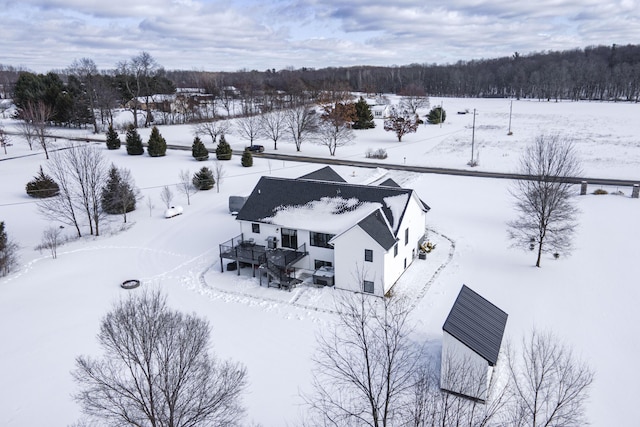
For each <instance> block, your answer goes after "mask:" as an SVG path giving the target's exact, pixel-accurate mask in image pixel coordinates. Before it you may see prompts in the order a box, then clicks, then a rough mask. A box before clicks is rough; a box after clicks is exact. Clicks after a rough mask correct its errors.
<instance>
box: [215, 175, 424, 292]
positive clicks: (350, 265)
mask: <svg viewBox="0 0 640 427" xmlns="http://www.w3.org/2000/svg"><path fill="white" fill-rule="evenodd" d="M428 210H429V207H428V206H427V205H426V204H425V203H423V202H422V201H421V200H420V199H419V198H418V196H417V195H416V193H415V192H414V191H413V190H411V189H404V188H400V187H399V186H398V185H397V184H396V183H395V182H393V181H391V180H387V181H385V182H384V183H383V184H381V185H357V184H349V183H347V182H345V181H344V179H342V178H341V177H340V176H339V175H338V174H337V173H336V172H335V171H334V170H333V169H331V168H330V167H325V168H322V169H320V170H318V171H315V172H313V173H311V174H308V175H305V176H302V177H300V178H297V179H287V178H274V177H262V178H261V179H260V180H259V181H258V184H257V185H256V186H255V188H254V189H253V191H252V193H251V195H250V196H249V197H248V198H247V200H246V202H245V204H244V206H243V207H242V209H241V210H240V211H239V212H238V215H237V217H236V219H237V221H238V222H239V224H240V233H241V234H240V236H238V237H236V238H234V239H231V240H230V241H228V242H225V243H224V244H222V245H220V257H221V261H222V259H231V260H234V261H236V262H237V264H238V266H241V263H245V265H246V264H252V265H253V266H254V268H257V267H258V266H260V268H261V271H262V272H263V274H264V275H267V276H268V280H269V281H270V282H276V283H280V284H284V285H288V284H290V283H291V282H293V281H295V278H296V274H297V273H298V272H299V271H300V270H302V271H307V272H310V273H311V274H313V275H314V279H315V282H316V283H319V284H328V285H335V287H336V288H340V289H349V290H353V291H361V292H367V293H372V294H375V295H378V296H382V295H384V294H385V293H387V292H388V291H389V290H390V289H391V287H392V286H393V285H394V284H395V283H396V281H397V280H398V278H399V277H400V276H401V275H402V273H403V272H404V271H405V269H406V268H407V267H408V266H409V265H410V264H411V263H412V262H413V260H414V259H415V258H416V256H417V254H418V250H419V246H420V244H421V243H422V241H423V239H424V234H425V216H426V213H427V211H428ZM254 271H255V270H254Z"/></svg>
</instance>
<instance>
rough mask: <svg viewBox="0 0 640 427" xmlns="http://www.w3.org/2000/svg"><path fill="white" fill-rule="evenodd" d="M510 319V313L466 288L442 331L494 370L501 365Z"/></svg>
mask: <svg viewBox="0 0 640 427" xmlns="http://www.w3.org/2000/svg"><path fill="white" fill-rule="evenodd" d="M507 317H508V314H507V313H505V312H504V311H502V310H501V309H499V308H498V307H496V306H495V305H493V304H492V303H491V302H489V301H488V300H486V299H485V298H483V297H482V296H480V294H478V293H476V292H475V291H473V290H472V289H471V288H469V287H468V286H466V285H462V289H460V293H459V294H458V297H457V298H456V302H455V303H454V304H453V307H452V308H451V311H450V312H449V316H447V320H446V321H445V322H444V325H443V326H442V329H443V330H444V331H445V332H447V333H449V334H450V335H452V336H453V337H454V338H456V339H457V340H458V341H460V342H461V343H463V344H464V345H466V346H467V347H469V348H470V349H471V350H473V351H474V352H475V353H477V354H478V355H480V356H481V357H482V358H484V359H485V360H486V361H487V362H489V364H490V365H491V366H493V365H495V364H496V362H497V361H498V354H499V353H500V346H501V345H502V337H503V335H504V329H505V326H506V324H507Z"/></svg>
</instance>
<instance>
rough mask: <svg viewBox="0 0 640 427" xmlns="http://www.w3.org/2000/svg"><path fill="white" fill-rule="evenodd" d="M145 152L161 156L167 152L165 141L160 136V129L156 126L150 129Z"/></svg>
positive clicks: (152, 155) (153, 155)
mask: <svg viewBox="0 0 640 427" xmlns="http://www.w3.org/2000/svg"><path fill="white" fill-rule="evenodd" d="M147 153H148V154H149V155H150V156H151V157H162V156H164V155H166V154H167V141H165V139H164V138H163V137H162V135H161V134H160V131H159V130H158V128H157V127H156V126H154V127H153V128H152V129H151V135H149V142H148V146H147Z"/></svg>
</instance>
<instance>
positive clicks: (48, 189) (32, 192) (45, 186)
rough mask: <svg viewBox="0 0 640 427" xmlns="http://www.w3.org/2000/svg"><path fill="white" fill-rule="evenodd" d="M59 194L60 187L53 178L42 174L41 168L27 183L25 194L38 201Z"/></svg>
mask: <svg viewBox="0 0 640 427" xmlns="http://www.w3.org/2000/svg"><path fill="white" fill-rule="evenodd" d="M59 192H60V187H59V186H58V184H57V183H56V182H55V181H54V180H53V178H51V177H50V176H49V175H46V174H45V173H44V171H43V170H42V166H40V171H39V172H38V174H37V175H36V176H35V177H34V178H33V180H32V181H29V182H28V183H27V194H28V195H29V196H31V197H36V198H38V199H44V198H47V197H53V196H57V195H58V193H59Z"/></svg>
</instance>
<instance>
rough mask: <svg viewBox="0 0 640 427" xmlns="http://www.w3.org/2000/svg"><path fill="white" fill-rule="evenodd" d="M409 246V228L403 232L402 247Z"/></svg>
mask: <svg viewBox="0 0 640 427" xmlns="http://www.w3.org/2000/svg"><path fill="white" fill-rule="evenodd" d="M408 244H409V227H407V228H405V230H404V245H405V246H407V245H408Z"/></svg>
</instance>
